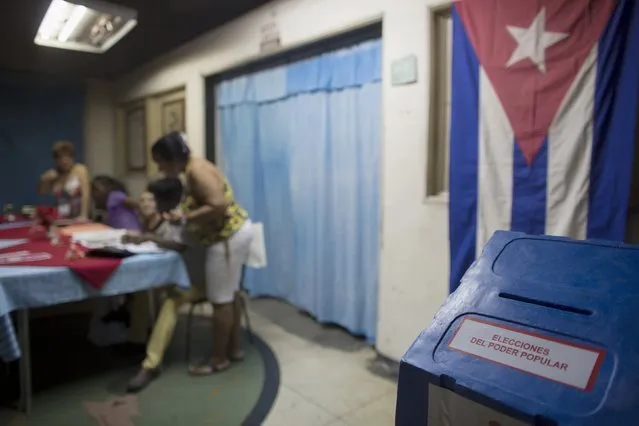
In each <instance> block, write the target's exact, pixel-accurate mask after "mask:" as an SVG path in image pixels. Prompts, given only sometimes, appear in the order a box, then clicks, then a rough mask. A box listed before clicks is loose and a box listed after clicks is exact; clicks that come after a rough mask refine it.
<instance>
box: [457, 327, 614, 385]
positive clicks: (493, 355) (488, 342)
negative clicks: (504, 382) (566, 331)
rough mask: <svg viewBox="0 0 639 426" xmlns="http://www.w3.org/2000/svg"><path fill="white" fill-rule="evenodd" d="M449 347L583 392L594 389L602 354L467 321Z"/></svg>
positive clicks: (534, 335) (571, 343) (513, 329)
mask: <svg viewBox="0 0 639 426" xmlns="http://www.w3.org/2000/svg"><path fill="white" fill-rule="evenodd" d="M448 347H449V348H451V349H455V350H457V351H460V352H463V353H465V354H468V355H472V356H476V357H478V358H482V359H485V360H487V361H492V362H495V363H498V364H501V365H503V366H506V367H510V368H514V369H516V370H519V371H523V372H525V373H529V374H532V375H535V376H538V377H542V378H544V379H547V380H551V381H554V382H558V383H562V384H564V385H567V386H571V387H575V388H577V389H581V390H584V391H590V390H591V389H592V386H594V383H595V380H596V379H597V374H598V373H599V368H600V367H601V364H602V363H603V359H604V356H605V351H603V350H601V349H598V348H594V347H590V346H585V345H580V344H576V343H573V342H570V341H566V340H562V339H556V338H553V337H548V336H544V335H541V334H537V333H531V332H528V331H524V330H517V329H515V328H511V327H507V326H503V325H499V324H495V323H491V322H488V321H484V320H478V319H470V318H466V319H464V320H463V321H462V323H461V325H460V326H459V328H458V329H457V331H456V332H455V334H454V336H453V338H452V339H451V340H450V342H449V343H448Z"/></svg>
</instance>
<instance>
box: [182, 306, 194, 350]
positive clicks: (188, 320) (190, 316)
mask: <svg viewBox="0 0 639 426" xmlns="http://www.w3.org/2000/svg"><path fill="white" fill-rule="evenodd" d="M196 306H197V305H196V304H195V303H191V306H190V307H189V313H188V314H187V317H186V346H185V351H184V356H185V358H186V362H189V361H191V329H192V328H193V327H192V325H193V311H194V310H195V307H196Z"/></svg>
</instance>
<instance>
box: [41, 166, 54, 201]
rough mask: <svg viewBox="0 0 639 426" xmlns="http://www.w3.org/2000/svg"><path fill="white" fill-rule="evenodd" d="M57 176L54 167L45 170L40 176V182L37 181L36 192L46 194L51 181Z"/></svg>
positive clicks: (50, 186)
mask: <svg viewBox="0 0 639 426" xmlns="http://www.w3.org/2000/svg"><path fill="white" fill-rule="evenodd" d="M57 178H58V172H57V171H56V170H55V169H50V170H47V171H46V172H44V173H43V174H42V176H40V182H38V194H40V195H46V194H48V193H49V192H51V189H52V187H53V182H55V180H56V179H57Z"/></svg>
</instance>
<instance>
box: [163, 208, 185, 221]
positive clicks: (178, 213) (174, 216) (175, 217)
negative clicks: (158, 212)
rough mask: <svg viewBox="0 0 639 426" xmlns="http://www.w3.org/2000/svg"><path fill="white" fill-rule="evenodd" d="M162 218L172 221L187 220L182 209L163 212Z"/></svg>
mask: <svg viewBox="0 0 639 426" xmlns="http://www.w3.org/2000/svg"><path fill="white" fill-rule="evenodd" d="M162 218H163V219H164V220H168V221H169V222H171V223H178V224H184V223H185V222H186V215H185V214H184V212H183V211H182V210H173V211H170V212H167V213H162Z"/></svg>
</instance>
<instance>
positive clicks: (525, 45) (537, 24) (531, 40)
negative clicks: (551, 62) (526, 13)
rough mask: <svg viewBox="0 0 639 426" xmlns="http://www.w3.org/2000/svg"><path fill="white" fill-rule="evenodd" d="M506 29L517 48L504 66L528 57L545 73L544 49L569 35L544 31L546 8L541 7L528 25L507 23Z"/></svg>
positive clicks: (509, 65)
mask: <svg viewBox="0 0 639 426" xmlns="http://www.w3.org/2000/svg"><path fill="white" fill-rule="evenodd" d="M506 29H507V30H508V32H509V33H510V35H511V36H512V37H513V38H514V39H515V41H516V42H517V48H516V49H515V51H514V52H513V54H512V56H511V57H510V59H509V60H508V63H506V67H511V66H513V65H515V64H516V63H518V62H520V61H523V60H524V59H527V58H529V59H530V60H531V61H532V62H533V63H534V64H535V66H536V67H537V69H539V71H540V72H541V73H543V74H545V73H546V49H548V48H549V47H550V46H552V45H554V44H556V43H558V42H560V41H561V40H563V39H565V38H566V37H568V35H569V34H566V33H555V32H551V31H546V9H545V8H543V7H542V8H541V10H540V11H539V14H538V15H537V16H536V17H535V19H534V20H533V21H532V23H531V24H530V27H528V28H520V27H512V26H510V25H509V26H507V27H506Z"/></svg>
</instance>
